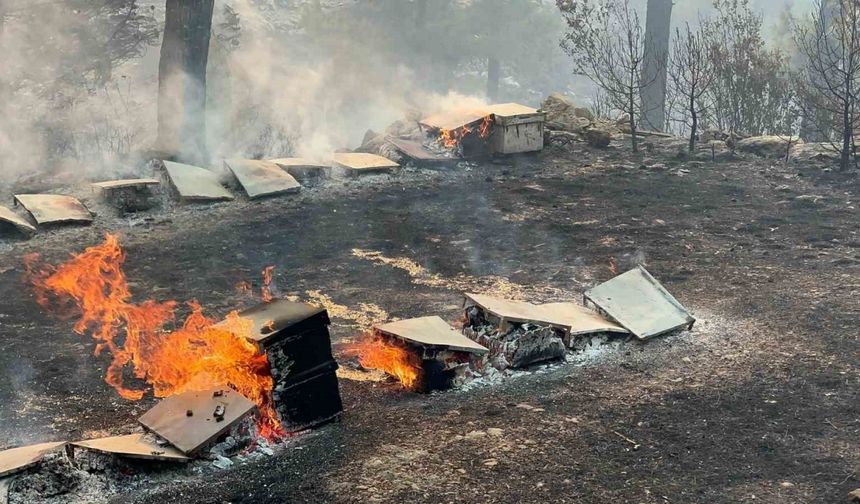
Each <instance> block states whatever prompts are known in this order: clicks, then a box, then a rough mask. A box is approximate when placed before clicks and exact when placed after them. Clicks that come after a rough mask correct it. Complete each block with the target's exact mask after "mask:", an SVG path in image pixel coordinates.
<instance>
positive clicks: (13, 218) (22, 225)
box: [0, 206, 36, 234]
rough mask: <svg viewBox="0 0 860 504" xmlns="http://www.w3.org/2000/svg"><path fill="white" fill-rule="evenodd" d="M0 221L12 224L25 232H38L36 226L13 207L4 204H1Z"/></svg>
mask: <svg viewBox="0 0 860 504" xmlns="http://www.w3.org/2000/svg"><path fill="white" fill-rule="evenodd" d="M0 221H3V222H8V223H9V224H12V225H13V226H15V227H16V228H18V229H19V230H20V231H21V232H23V233H27V234H33V233H35V232H36V226H34V225H32V224H30V223H29V222H27V221H26V220H24V219H23V218H21V217H19V216H18V214H16V213H15V212H13V211H12V210H11V209H9V208H6V207H4V206H0Z"/></svg>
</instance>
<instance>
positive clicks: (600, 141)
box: [584, 129, 612, 149]
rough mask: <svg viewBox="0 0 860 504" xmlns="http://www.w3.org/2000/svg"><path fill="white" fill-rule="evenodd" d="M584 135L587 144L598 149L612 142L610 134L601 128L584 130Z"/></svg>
mask: <svg viewBox="0 0 860 504" xmlns="http://www.w3.org/2000/svg"><path fill="white" fill-rule="evenodd" d="M584 136H585V141H586V142H587V143H588V145H590V146H592V147H597V148H600V149H603V148H606V147H609V144H610V143H611V142H612V134H611V133H609V132H608V131H605V130H602V129H588V130H585V133H584Z"/></svg>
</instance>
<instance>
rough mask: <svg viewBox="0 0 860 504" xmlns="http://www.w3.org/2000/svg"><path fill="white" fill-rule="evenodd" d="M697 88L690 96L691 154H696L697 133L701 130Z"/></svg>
mask: <svg viewBox="0 0 860 504" xmlns="http://www.w3.org/2000/svg"><path fill="white" fill-rule="evenodd" d="M695 94H696V88H693V90H692V92H691V94H690V117H692V119H693V120H692V123H691V124H690V154H693V153H694V152H696V133H697V131H698V129H699V116H698V114H696V96H695Z"/></svg>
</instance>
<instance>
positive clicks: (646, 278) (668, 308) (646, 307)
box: [585, 266, 696, 340]
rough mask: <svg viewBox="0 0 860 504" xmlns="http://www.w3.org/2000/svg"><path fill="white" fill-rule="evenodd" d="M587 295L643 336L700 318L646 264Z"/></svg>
mask: <svg viewBox="0 0 860 504" xmlns="http://www.w3.org/2000/svg"><path fill="white" fill-rule="evenodd" d="M585 298H586V299H587V300H589V301H591V302H592V303H594V304H595V305H596V306H597V307H598V308H600V309H601V310H603V311H604V312H605V313H606V314H607V315H609V316H610V317H612V319H614V320H615V321H616V322H618V324H619V325H621V326H622V327H624V328H625V329H627V330H628V331H630V332H631V333H633V335H634V336H636V337H637V338H639V339H642V340H645V339H648V338H653V337H654V336H659V335H661V334H664V333H667V332H670V331H674V330H676V329H680V328H682V327H685V326H688V327H691V326H692V325H693V323H694V322H695V321H696V319H694V318H693V317H692V315H690V313H689V312H688V311H687V309H686V308H684V306H682V305H681V303H679V302H678V300H677V299H675V298H674V297H673V296H672V295H671V294H669V291H667V290H666V289H665V288H664V287H663V286H662V285H660V282H658V281H657V280H656V279H655V278H654V277H653V276H651V274H650V273H648V271H647V270H646V269H645V268H643V267H642V266H639V267H638V268H636V269H633V270H630V271H628V272H626V273H624V274H622V275H619V276H617V277H615V278H613V279H612V280H609V281H608V282H604V283H602V284H600V285H598V286H597V287H595V288H593V289H591V290H589V291H588V292H586V293H585Z"/></svg>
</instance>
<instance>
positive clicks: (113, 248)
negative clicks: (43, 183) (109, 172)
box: [25, 234, 284, 439]
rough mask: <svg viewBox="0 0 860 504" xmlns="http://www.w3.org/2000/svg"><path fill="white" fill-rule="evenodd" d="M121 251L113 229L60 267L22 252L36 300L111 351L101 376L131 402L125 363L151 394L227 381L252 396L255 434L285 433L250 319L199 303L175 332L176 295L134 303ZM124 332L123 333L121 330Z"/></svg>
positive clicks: (133, 393)
mask: <svg viewBox="0 0 860 504" xmlns="http://www.w3.org/2000/svg"><path fill="white" fill-rule="evenodd" d="M125 257H126V256H125V251H124V250H123V249H122V247H121V246H120V243H119V239H118V238H117V236H116V235H112V234H108V235H106V236H105V241H104V242H103V243H102V244H100V245H96V246H93V247H89V248H87V249H86V250H84V252H82V253H80V254H77V255H73V256H72V258H71V259H70V260H69V261H67V262H65V263H63V264H61V265H59V266H56V267H54V266H50V265H43V266H39V265H37V262H38V259H39V257H38V255H35V254H33V255H30V256H27V257H25V265H26V267H27V274H28V277H29V280H30V282H31V283H32V284H33V287H34V289H35V293H36V300H37V302H38V303H39V304H40V305H41V306H42V307H43V308H45V309H48V310H52V311H53V310H54V309H55V308H59V309H60V310H61V311H63V312H66V313H75V312H76V313H77V315H78V316H79V319H78V321H77V322H76V323H75V326H74V330H75V332H76V333H78V334H84V333H86V332H90V333H91V335H92V337H93V339H95V340H96V342H97V343H96V347H95V355H97V356H98V355H100V354H101V353H102V352H104V351H107V352H108V353H109V355H110V357H111V363H110V365H109V367H108V370H107V373H106V376H105V381H106V382H107V383H109V384H110V385H111V386H113V387H114V389H116V391H117V392H118V393H119V395H120V396H122V397H123V398H125V399H128V400H132V401H136V400H139V399H141V398H142V397H143V395H144V394H145V392H146V390H144V389H140V388H131V387H129V386H127V385H126V383H125V380H126V369H127V368H130V371H131V373H132V374H133V376H134V377H135V378H137V379H139V380H144V381H145V382H146V383H148V384H149V385H150V386H151V388H152V391H153V394H154V395H155V396H156V397H167V396H170V395H173V394H178V393H181V392H187V391H202V390H206V389H209V388H211V387H215V386H218V385H222V384H224V383H226V384H228V385H230V386H231V387H233V388H235V389H236V390H237V391H238V392H240V393H241V394H242V395H244V396H245V397H247V398H248V399H250V400H251V401H254V402H255V403H256V404H257V406H258V408H259V410H260V415H261V419H260V423H259V431H260V435H262V436H265V437H267V438H269V439H274V438H277V437H281V436H283V435H284V431H283V429H282V427H281V425H280V422H279V420H278V417H277V414H276V412H275V410H274V408H273V406H272V396H271V392H272V385H273V384H272V376H271V373H270V370H269V363H268V359H267V358H266V355H265V354H264V353H263V352H262V351H261V350H260V349H259V348H257V346H256V345H255V344H253V343H252V342H251V340H250V339H249V337H250V336H251V334H252V331H253V325H254V324H253V322H252V321H250V320H248V319H243V318H241V317H240V316H239V314H238V313H237V312H232V313H230V314H229V315H228V316H227V318H226V320H225V322H224V323H222V324H218V325H213V324H214V322H215V321H214V320H212V319H209V318H207V317H206V316H205V315H204V314H203V308H202V307H201V306H200V304H199V303H197V302H196V301H190V302H188V303H187V305H188V307H189V308H190V309H191V313H190V314H189V315H188V316H187V318H186V319H185V321H184V322H183V323H182V325H181V326H180V327H179V328H178V329H176V330H173V331H168V330H165V326H168V325H172V324H175V322H176V314H175V310H176V307H177V302H176V301H164V302H158V301H155V300H151V299H150V300H146V301H144V302H142V303H133V302H132V300H131V299H132V296H131V292H130V290H129V287H128V282H127V280H126V276H125V273H124V272H123V269H122V265H123V263H124V262H125ZM120 333H122V336H120Z"/></svg>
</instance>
